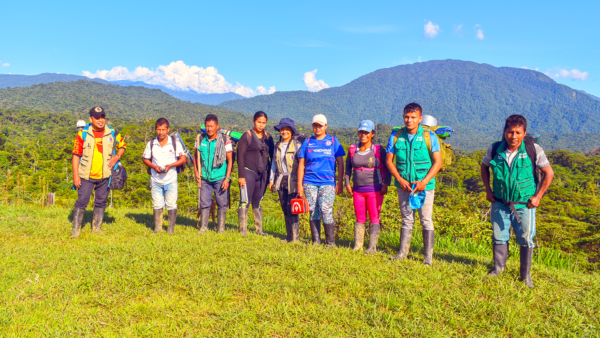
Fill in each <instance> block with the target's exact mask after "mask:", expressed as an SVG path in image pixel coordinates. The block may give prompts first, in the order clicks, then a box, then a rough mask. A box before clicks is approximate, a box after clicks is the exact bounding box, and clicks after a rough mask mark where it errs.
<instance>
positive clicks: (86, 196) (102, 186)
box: [75, 178, 110, 209]
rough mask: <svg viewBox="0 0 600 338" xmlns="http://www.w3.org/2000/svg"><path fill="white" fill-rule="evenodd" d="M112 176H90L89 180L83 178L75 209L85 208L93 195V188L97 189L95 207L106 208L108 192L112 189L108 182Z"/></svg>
mask: <svg viewBox="0 0 600 338" xmlns="http://www.w3.org/2000/svg"><path fill="white" fill-rule="evenodd" d="M109 181H110V178H103V179H100V180H97V179H93V178H90V179H89V180H84V179H83V178H82V179H81V187H80V188H79V195H78V197H77V201H76V202H75V209H85V208H86V207H87V205H88V203H89V202H90V197H91V196H92V190H96V197H95V198H94V208H99V209H106V201H107V200H108V194H109V193H110V189H109V188H108V183H109Z"/></svg>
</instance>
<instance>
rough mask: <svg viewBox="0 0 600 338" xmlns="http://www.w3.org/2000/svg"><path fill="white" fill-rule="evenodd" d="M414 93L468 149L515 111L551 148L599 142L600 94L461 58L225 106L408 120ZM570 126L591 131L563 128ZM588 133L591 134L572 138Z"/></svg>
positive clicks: (353, 120)
mask: <svg viewBox="0 0 600 338" xmlns="http://www.w3.org/2000/svg"><path fill="white" fill-rule="evenodd" d="M413 101H414V102H418V103H419V104H421V106H423V109H424V113H425V114H430V115H433V116H435V117H436V118H437V119H438V122H439V123H440V125H450V126H452V127H454V129H455V130H456V131H457V134H456V136H455V137H453V138H452V140H451V141H450V142H451V144H452V145H453V146H455V147H457V148H460V149H464V150H470V151H472V150H478V149H483V148H485V147H487V145H489V144H490V143H491V142H492V141H494V140H495V139H497V138H498V136H499V134H500V133H501V129H502V126H503V123H504V120H505V119H506V117H507V116H508V115H511V114H515V113H518V114H523V115H524V116H525V117H527V118H528V120H529V121H531V126H530V128H529V130H530V131H531V132H533V133H536V134H543V135H544V139H545V140H547V142H546V143H545V145H546V146H549V147H551V148H554V149H558V148H565V147H569V148H568V149H571V150H575V151H584V152H585V151H590V150H592V149H594V148H595V147H598V146H599V145H600V136H599V134H598V133H600V119H599V118H598V117H599V116H600V101H598V100H595V99H593V98H592V97H591V96H589V95H587V94H585V93H582V92H580V91H577V90H574V89H572V88H570V87H568V86H565V85H561V84H558V83H556V82H555V81H554V80H552V79H551V78H550V77H548V76H546V75H544V74H543V73H540V72H537V71H533V70H527V69H519V68H510V67H493V66H490V65H487V64H478V63H474V62H467V61H459V60H443V61H428V62H420V63H414V64H410V65H401V66H397V67H392V68H387V69H380V70H377V71H375V72H373V73H370V74H367V75H364V76H362V77H360V78H358V79H356V80H354V81H352V82H350V83H348V84H346V85H344V86H340V87H335V88H327V89H323V90H321V91H319V92H317V93H311V92H307V91H293V92H276V93H274V94H272V95H263V96H257V97H254V98H249V99H245V100H235V101H228V102H224V103H222V104H221V106H223V107H225V108H228V109H232V110H236V111H241V112H245V113H250V112H253V111H256V110H257V109H263V110H265V111H267V112H271V113H272V114H273V116H274V117H277V118H279V117H286V116H293V117H294V118H295V119H297V120H298V121H299V122H302V123H309V122H310V119H311V118H312V116H313V115H314V114H318V113H323V114H325V115H327V116H328V118H329V120H330V125H332V126H335V127H354V126H355V125H358V123H359V121H360V120H362V119H371V120H373V121H374V122H375V123H383V124H388V125H392V126H394V125H402V111H403V108H404V106H405V105H406V104H407V103H410V102H413ZM566 133H586V134H571V135H570V136H566V135H565V136H561V135H560V134H566ZM581 138H584V139H586V140H587V141H586V142H585V143H583V142H577V141H574V140H573V139H575V140H577V139H581Z"/></svg>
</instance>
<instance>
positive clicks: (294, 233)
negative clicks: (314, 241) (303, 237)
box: [290, 215, 300, 242]
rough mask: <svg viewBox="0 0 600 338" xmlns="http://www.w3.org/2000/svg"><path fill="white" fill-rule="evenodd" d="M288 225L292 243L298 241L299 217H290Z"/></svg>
mask: <svg viewBox="0 0 600 338" xmlns="http://www.w3.org/2000/svg"><path fill="white" fill-rule="evenodd" d="M290 224H291V228H292V242H298V241H299V240H300V217H298V215H292V216H290Z"/></svg>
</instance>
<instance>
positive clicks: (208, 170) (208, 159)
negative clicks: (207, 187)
mask: <svg viewBox="0 0 600 338" xmlns="http://www.w3.org/2000/svg"><path fill="white" fill-rule="evenodd" d="M216 144H217V138H216V137H215V139H214V140H209V139H208V137H204V138H203V139H202V141H201V142H200V145H199V146H198V151H199V152H200V160H201V161H200V163H202V174H201V175H202V178H203V179H205V180H207V181H209V182H216V181H220V180H222V179H224V178H225V175H227V161H225V162H224V163H223V164H222V165H221V166H219V167H217V168H213V161H214V158H215V146H216ZM223 146H225V145H223Z"/></svg>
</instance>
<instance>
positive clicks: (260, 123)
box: [254, 116, 267, 133]
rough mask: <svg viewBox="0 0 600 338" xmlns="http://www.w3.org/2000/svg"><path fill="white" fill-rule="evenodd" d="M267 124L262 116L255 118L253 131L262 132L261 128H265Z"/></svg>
mask: <svg viewBox="0 0 600 338" xmlns="http://www.w3.org/2000/svg"><path fill="white" fill-rule="evenodd" d="M266 126H267V119H266V118H265V117H263V116H261V117H259V118H257V119H256V120H255V121H254V131H256V132H259V133H262V131H263V130H265V127H266Z"/></svg>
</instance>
